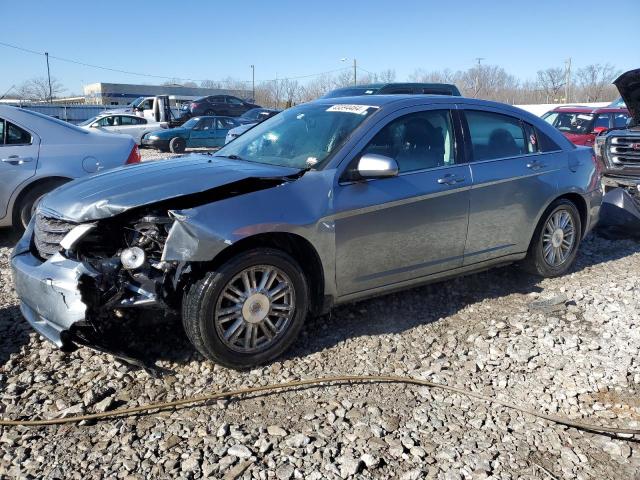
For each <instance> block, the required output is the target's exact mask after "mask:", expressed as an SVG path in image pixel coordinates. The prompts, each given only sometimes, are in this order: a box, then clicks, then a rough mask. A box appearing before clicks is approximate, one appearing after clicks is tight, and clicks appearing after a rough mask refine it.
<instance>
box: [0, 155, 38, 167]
mask: <svg viewBox="0 0 640 480" xmlns="http://www.w3.org/2000/svg"><path fill="white" fill-rule="evenodd" d="M32 160H33V158H31V157H20V156H19V155H9V156H8V157H7V158H3V159H2V162H4V163H9V164H11V165H22V164H23V163H27V162H30V161H32Z"/></svg>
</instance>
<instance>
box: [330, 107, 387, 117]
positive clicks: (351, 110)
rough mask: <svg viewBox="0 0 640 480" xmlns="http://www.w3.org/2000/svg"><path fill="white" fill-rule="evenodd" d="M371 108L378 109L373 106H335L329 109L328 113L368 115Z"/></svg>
mask: <svg viewBox="0 0 640 480" xmlns="http://www.w3.org/2000/svg"><path fill="white" fill-rule="evenodd" d="M370 108H378V107H374V106H372V105H348V104H344V105H333V106H331V107H329V108H327V112H346V113H355V114H356V115H362V114H363V113H366V112H367V110H369V109H370Z"/></svg>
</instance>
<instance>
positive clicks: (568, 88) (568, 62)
mask: <svg viewBox="0 0 640 480" xmlns="http://www.w3.org/2000/svg"><path fill="white" fill-rule="evenodd" d="M564 63H565V65H566V69H565V77H564V101H565V102H566V103H569V95H570V93H571V57H569V58H568V59H567V60H565V62H564Z"/></svg>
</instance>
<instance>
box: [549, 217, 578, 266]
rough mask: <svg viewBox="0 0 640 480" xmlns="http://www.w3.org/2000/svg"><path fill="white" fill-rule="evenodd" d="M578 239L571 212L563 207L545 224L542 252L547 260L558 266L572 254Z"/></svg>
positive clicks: (550, 263)
mask: <svg viewBox="0 0 640 480" xmlns="http://www.w3.org/2000/svg"><path fill="white" fill-rule="evenodd" d="M575 241H576V231H575V225H574V222H573V217H572V216H571V213H570V212H568V211H567V210H564V209H561V210H557V211H556V212H554V213H553V214H552V215H551V216H550V217H549V219H548V220H547V222H546V223H545V225H544V231H543V234H542V253H543V256H544V260H545V262H546V263H547V264H548V265H550V266H552V267H557V266H559V265H562V264H563V263H564V262H565V261H566V260H567V258H569V256H570V255H571V251H572V249H573V246H574V244H575Z"/></svg>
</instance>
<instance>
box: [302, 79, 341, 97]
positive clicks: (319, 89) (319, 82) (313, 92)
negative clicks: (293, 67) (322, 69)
mask: <svg viewBox="0 0 640 480" xmlns="http://www.w3.org/2000/svg"><path fill="white" fill-rule="evenodd" d="M333 85H334V81H333V78H332V77H331V76H330V75H326V74H325V75H320V76H318V77H315V78H314V79H313V80H309V81H308V82H307V84H306V85H304V86H303V87H302V92H301V93H300V101H303V102H308V101H311V100H315V99H316V98H318V97H321V96H322V95H324V94H325V93H327V92H328V91H329V90H331V89H332V88H333Z"/></svg>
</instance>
